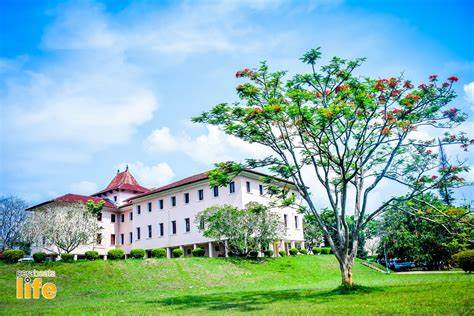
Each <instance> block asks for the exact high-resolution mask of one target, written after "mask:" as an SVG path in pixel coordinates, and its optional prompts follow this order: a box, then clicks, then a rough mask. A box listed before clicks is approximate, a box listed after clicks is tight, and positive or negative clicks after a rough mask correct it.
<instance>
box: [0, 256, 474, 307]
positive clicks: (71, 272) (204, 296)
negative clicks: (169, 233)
mask: <svg viewBox="0 0 474 316" xmlns="http://www.w3.org/2000/svg"><path fill="white" fill-rule="evenodd" d="M33 268H35V269H37V270H41V269H52V270H55V271H56V275H57V277H56V279H55V283H56V284H57V286H58V295H57V297H56V299H54V300H52V301H46V300H44V299H41V300H37V301H19V300H16V299H15V281H14V280H15V271H16V270H20V269H24V270H27V269H33ZM354 275H355V278H356V281H357V283H358V284H361V285H364V286H367V288H365V289H364V290H361V291H360V292H359V293H356V294H341V293H339V292H337V291H334V288H336V287H337V286H338V284H339V271H338V267H337V263H336V261H335V259H334V257H333V256H299V257H296V258H294V257H288V258H278V259H272V260H268V261H265V262H258V263H255V262H250V261H244V260H231V259H222V258H212V259H210V258H185V259H172V260H167V259H161V260H156V259H149V260H143V261H141V260H128V261H115V262H114V261H106V262H104V261H97V262H77V263H74V264H64V263H54V264H49V265H47V264H44V265H30V264H16V265H4V264H1V265H0V289H1V290H0V313H5V314H12V313H13V312H23V313H37V312H39V311H41V312H47V313H61V314H65V313H87V312H90V313H97V312H101V313H115V312H119V313H130V312H141V313H150V312H153V313H159V312H176V313H187V314H189V313H191V314H196V313H211V312H214V313H217V314H222V313H224V312H227V313H238V312H248V311H251V312H253V313H273V312H286V313H295V314H296V313H320V314H335V313H339V314H342V313H344V314H347V313H353V314H356V313H360V314H367V313H390V314H393V313H415V314H420V313H422V314H450V313H452V314H463V313H465V314H473V313H474V307H473V299H474V283H473V281H474V278H473V276H472V275H468V274H434V275H433V274H431V275H384V274H381V273H379V272H376V271H373V270H371V269H369V268H367V267H364V266H362V265H360V264H358V265H357V266H356V267H355V271H354Z"/></svg>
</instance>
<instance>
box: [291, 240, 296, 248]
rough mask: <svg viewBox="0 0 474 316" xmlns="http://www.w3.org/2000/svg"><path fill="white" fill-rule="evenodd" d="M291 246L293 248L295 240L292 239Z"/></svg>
mask: <svg viewBox="0 0 474 316" xmlns="http://www.w3.org/2000/svg"><path fill="white" fill-rule="evenodd" d="M291 248H295V241H294V240H292V241H291Z"/></svg>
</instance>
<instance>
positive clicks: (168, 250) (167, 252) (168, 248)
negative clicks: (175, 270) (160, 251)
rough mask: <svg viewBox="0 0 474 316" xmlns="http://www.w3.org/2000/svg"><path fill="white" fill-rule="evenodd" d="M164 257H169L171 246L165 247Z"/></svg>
mask: <svg viewBox="0 0 474 316" xmlns="http://www.w3.org/2000/svg"><path fill="white" fill-rule="evenodd" d="M166 258H168V259H169V258H171V248H170V247H167V248H166Z"/></svg>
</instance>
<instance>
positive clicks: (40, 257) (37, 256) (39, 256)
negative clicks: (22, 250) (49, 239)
mask: <svg viewBox="0 0 474 316" xmlns="http://www.w3.org/2000/svg"><path fill="white" fill-rule="evenodd" d="M33 260H35V262H36V263H43V262H44V261H45V260H46V254H45V253H44V252H35V253H34V254H33Z"/></svg>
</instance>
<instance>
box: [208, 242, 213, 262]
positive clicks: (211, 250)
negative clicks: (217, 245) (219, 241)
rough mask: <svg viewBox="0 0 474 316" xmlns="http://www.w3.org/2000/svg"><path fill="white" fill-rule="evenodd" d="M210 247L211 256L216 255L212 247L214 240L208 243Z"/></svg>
mask: <svg viewBox="0 0 474 316" xmlns="http://www.w3.org/2000/svg"><path fill="white" fill-rule="evenodd" d="M208 248H209V257H211V258H212V257H214V249H213V248H212V241H210V242H209V243H208Z"/></svg>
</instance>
